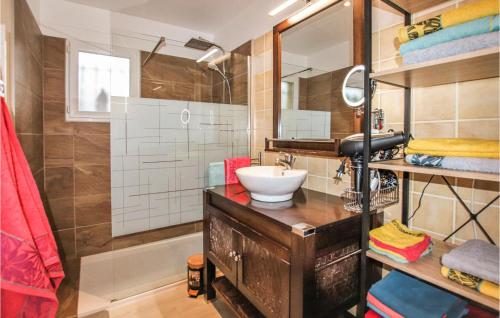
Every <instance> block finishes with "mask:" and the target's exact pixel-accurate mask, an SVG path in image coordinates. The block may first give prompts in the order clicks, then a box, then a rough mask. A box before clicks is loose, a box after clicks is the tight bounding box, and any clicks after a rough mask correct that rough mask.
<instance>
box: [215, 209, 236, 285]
mask: <svg viewBox="0 0 500 318" xmlns="http://www.w3.org/2000/svg"><path fill="white" fill-rule="evenodd" d="M228 223H229V222H226V221H223V220H222V218H219V217H216V216H215V215H213V214H209V215H208V231H209V235H208V237H209V239H208V253H209V255H210V256H211V258H210V259H211V260H212V262H213V263H214V264H215V266H217V267H218V268H219V269H220V270H221V271H222V272H223V273H224V276H225V277H226V278H227V279H229V281H231V283H233V285H235V286H236V284H237V282H236V278H237V277H236V271H237V264H236V262H235V261H234V257H235V256H236V251H237V248H238V242H237V240H236V235H235V234H234V233H233V232H234V229H233V227H232V226H230V225H229V224H228Z"/></svg>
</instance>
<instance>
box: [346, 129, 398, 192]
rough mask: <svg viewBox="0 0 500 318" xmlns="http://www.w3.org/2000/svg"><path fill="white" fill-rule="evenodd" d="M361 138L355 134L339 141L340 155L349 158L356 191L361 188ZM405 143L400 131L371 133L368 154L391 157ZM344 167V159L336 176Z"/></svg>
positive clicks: (384, 157) (361, 136)
mask: <svg viewBox="0 0 500 318" xmlns="http://www.w3.org/2000/svg"><path fill="white" fill-rule="evenodd" d="M363 138H364V136H363V134H356V135H352V136H349V137H347V138H345V139H343V140H342V141H341V143H340V155H341V156H344V157H349V158H350V160H351V169H352V176H353V187H354V191H356V192H361V191H362V189H363V187H362V183H363ZM405 143H406V138H405V135H404V133H403V132H402V131H398V132H390V133H383V134H376V135H373V136H372V139H371V153H370V156H371V157H374V156H375V155H376V154H377V153H379V154H380V157H381V158H383V159H392V157H393V156H394V155H395V154H397V152H398V151H399V146H401V145H403V144H405ZM344 168H345V160H344V161H343V163H342V165H341V167H340V168H339V170H337V177H341V176H342V174H343V173H344V171H343V170H344Z"/></svg>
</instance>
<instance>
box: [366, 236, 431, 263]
mask: <svg viewBox="0 0 500 318" xmlns="http://www.w3.org/2000/svg"><path fill="white" fill-rule="evenodd" d="M370 241H371V242H372V243H373V244H374V245H375V246H376V247H378V248H380V249H384V250H386V251H391V252H393V253H395V254H397V255H400V256H402V257H403V258H404V259H406V260H408V261H410V262H415V261H417V260H418V259H419V258H420V257H421V256H422V254H423V253H424V252H425V251H426V250H427V249H428V248H429V245H430V244H431V237H430V236H428V235H426V238H425V240H423V241H422V242H420V243H418V244H415V245H413V246H409V247H406V248H397V247H394V246H392V245H388V244H385V243H383V242H380V241H379V240H377V239H376V238H374V237H371V238H370Z"/></svg>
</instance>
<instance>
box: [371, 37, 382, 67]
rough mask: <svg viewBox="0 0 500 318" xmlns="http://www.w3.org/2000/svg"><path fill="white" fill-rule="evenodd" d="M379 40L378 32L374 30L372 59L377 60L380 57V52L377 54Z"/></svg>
mask: <svg viewBox="0 0 500 318" xmlns="http://www.w3.org/2000/svg"><path fill="white" fill-rule="evenodd" d="M379 40H380V33H379V32H375V33H373V34H372V60H373V61H378V60H379V59H380V54H379V48H380V44H379Z"/></svg>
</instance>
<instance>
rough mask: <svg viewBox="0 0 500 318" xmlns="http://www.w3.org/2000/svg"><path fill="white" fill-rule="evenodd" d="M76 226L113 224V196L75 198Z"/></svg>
mask: <svg viewBox="0 0 500 318" xmlns="http://www.w3.org/2000/svg"><path fill="white" fill-rule="evenodd" d="M75 217H76V226H77V227H80V226H87V225H94V224H100V223H109V222H111V194H110V193H105V194H97V195H88V196H77V197H75Z"/></svg>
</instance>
